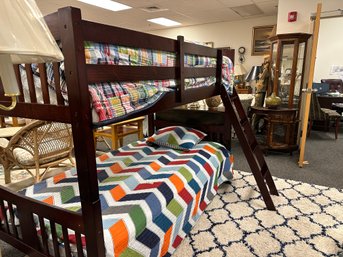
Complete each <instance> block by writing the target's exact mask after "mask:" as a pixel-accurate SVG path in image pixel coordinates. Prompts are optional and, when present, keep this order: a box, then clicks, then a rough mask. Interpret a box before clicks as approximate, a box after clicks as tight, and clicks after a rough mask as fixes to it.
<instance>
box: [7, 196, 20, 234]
mask: <svg viewBox="0 0 343 257" xmlns="http://www.w3.org/2000/svg"><path fill="white" fill-rule="evenodd" d="M7 204H8V211H9V213H10V222H11V227H12V230H13V233H14V235H15V237H16V238H18V231H17V228H16V226H15V219H14V211H13V207H12V203H9V202H8V203H7Z"/></svg>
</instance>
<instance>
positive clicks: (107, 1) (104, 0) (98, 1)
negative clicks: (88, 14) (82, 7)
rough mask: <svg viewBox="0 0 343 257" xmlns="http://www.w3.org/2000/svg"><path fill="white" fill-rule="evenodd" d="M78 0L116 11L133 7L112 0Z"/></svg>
mask: <svg viewBox="0 0 343 257" xmlns="http://www.w3.org/2000/svg"><path fill="white" fill-rule="evenodd" d="M78 1H80V2H83V3H86V4H90V5H95V6H97V7H101V8H104V9H107V10H111V11H114V12H117V11H122V10H126V9H130V8H132V7H130V6H128V5H125V4H120V3H117V2H114V1H111V0H78Z"/></svg>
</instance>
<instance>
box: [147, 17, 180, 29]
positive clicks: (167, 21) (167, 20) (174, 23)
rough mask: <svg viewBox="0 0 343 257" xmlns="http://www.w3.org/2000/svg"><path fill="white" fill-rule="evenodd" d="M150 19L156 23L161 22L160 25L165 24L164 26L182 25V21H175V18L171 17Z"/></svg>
mask: <svg viewBox="0 0 343 257" xmlns="http://www.w3.org/2000/svg"><path fill="white" fill-rule="evenodd" d="M148 21H150V22H153V23H156V24H160V25H163V26H167V27H171V26H177V25H181V23H180V22H177V21H173V20H170V19H167V18H163V17H160V18H154V19H149V20H148Z"/></svg>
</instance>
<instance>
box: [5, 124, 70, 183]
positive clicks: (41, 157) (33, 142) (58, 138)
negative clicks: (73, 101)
mask: <svg viewBox="0 0 343 257" xmlns="http://www.w3.org/2000/svg"><path fill="white" fill-rule="evenodd" d="M72 150H73V142H72V135H71V129H70V126H69V125H67V124H64V123H57V122H47V121H34V122H32V123H30V124H28V125H26V126H25V127H23V128H22V129H20V130H19V131H18V132H17V133H16V134H15V135H14V136H13V137H12V138H11V140H9V141H8V140H6V139H4V138H1V141H0V156H1V157H0V161H1V164H2V165H3V166H4V173H5V183H6V184H7V183H10V182H11V169H12V168H14V167H18V168H19V169H25V170H27V171H28V172H29V173H30V174H31V175H32V176H33V177H34V179H35V182H38V181H41V180H42V179H43V177H44V175H45V174H46V173H47V172H48V170H49V169H50V168H51V167H53V166H58V165H60V164H62V162H64V161H65V160H68V159H69V161H70V164H68V163H65V164H64V163H63V165H64V166H66V165H68V166H74V160H73V159H72ZM40 169H44V171H43V172H42V173H41V172H40ZM31 170H34V171H31Z"/></svg>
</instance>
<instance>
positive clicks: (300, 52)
mask: <svg viewBox="0 0 343 257" xmlns="http://www.w3.org/2000/svg"><path fill="white" fill-rule="evenodd" d="M305 49H306V44H305V42H302V43H300V44H299V50H298V62H297V69H296V73H295V82H294V97H293V104H294V105H298V103H299V99H300V94H301V81H302V74H303V67H304V59H305Z"/></svg>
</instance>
